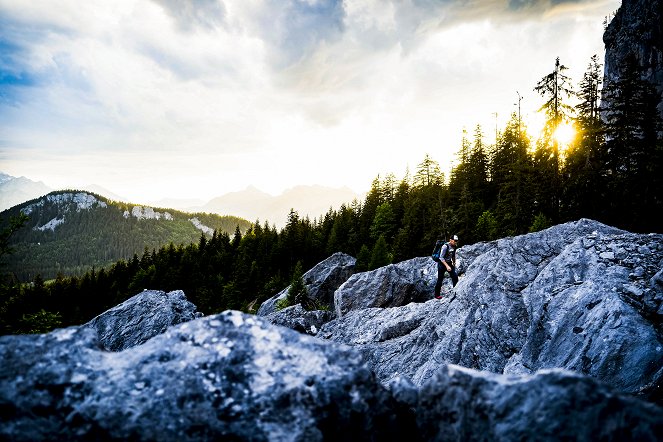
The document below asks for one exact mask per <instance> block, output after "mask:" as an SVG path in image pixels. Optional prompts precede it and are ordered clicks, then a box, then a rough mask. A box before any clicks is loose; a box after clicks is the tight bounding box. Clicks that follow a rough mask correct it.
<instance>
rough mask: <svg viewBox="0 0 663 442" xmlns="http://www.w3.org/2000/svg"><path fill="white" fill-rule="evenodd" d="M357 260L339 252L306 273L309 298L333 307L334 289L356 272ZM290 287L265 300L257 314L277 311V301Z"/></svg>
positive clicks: (264, 314)
mask: <svg viewBox="0 0 663 442" xmlns="http://www.w3.org/2000/svg"><path fill="white" fill-rule="evenodd" d="M356 262H357V260H356V259H355V258H353V257H352V256H350V255H347V254H345V253H340V252H338V253H334V254H333V255H332V256H330V257H329V258H327V259H325V260H324V261H322V262H320V263H318V264H317V265H315V266H314V267H313V268H312V269H310V270H309V271H307V272H306V273H304V275H303V278H302V279H303V280H304V285H305V286H306V289H307V291H308V296H309V298H311V299H312V300H314V301H315V302H317V303H318V304H320V305H322V306H325V307H329V308H333V302H334V291H335V290H336V289H337V288H338V287H339V286H340V285H341V284H343V283H344V282H345V281H346V280H347V279H348V278H349V277H350V275H352V274H353V273H354V271H355V264H356ZM289 289H290V286H288V287H286V288H285V289H283V290H282V291H281V292H279V293H277V294H276V295H274V296H273V297H271V298H270V299H268V300H267V301H265V302H263V303H262V304H261V305H260V308H259V309H258V312H257V315H258V316H267V315H269V314H270V313H273V312H274V311H276V303H277V302H278V301H279V300H281V299H284V298H285V297H286V296H287V295H288V290H289Z"/></svg>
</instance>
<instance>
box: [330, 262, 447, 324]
mask: <svg viewBox="0 0 663 442" xmlns="http://www.w3.org/2000/svg"><path fill="white" fill-rule="evenodd" d="M436 279H437V264H436V263H435V262H434V261H433V260H432V259H431V258H414V259H411V260H408V261H404V262H401V263H398V264H390V265H388V266H385V267H381V268H379V269H377V270H373V271H369V272H362V273H356V274H354V275H352V276H351V277H350V278H349V279H348V280H347V281H346V282H344V283H343V285H341V286H340V287H339V288H338V290H336V292H335V293H334V307H335V310H336V315H337V316H339V317H340V316H343V315H345V314H346V313H348V312H349V311H351V310H359V309H365V308H369V307H382V308H387V307H400V306H402V305H406V304H408V303H410V302H423V301H426V300H428V299H431V298H432V297H433V288H434V287H435V281H436ZM447 279H449V278H447ZM447 282H448V281H447ZM449 284H450V283H449Z"/></svg>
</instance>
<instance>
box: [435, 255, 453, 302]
mask: <svg viewBox="0 0 663 442" xmlns="http://www.w3.org/2000/svg"><path fill="white" fill-rule="evenodd" d="M447 272H448V270H447V268H446V267H445V266H444V264H442V262H441V261H438V263H437V283H435V296H440V292H441V291H442V280H443V279H444V274H445V273H447ZM448 273H449V276H451V283H452V284H453V286H454V287H456V284H458V275H457V274H456V269H455V268H454V267H451V271H450V272H448Z"/></svg>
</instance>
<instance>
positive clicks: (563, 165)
mask: <svg viewBox="0 0 663 442" xmlns="http://www.w3.org/2000/svg"><path fill="white" fill-rule="evenodd" d="M597 60H598V59H597V57H593V58H592V60H591V61H590V63H589V66H588V68H587V71H586V73H585V74H584V76H583V78H582V80H581V81H580V83H579V84H578V86H577V91H574V88H573V87H572V85H571V82H570V79H569V78H568V77H567V75H566V73H565V71H566V67H565V66H564V65H562V64H561V63H560V61H559V59H558V60H556V62H555V65H554V69H553V70H552V72H551V73H550V74H548V75H546V76H545V77H543V78H542V80H541V81H540V82H539V83H538V84H537V85H536V87H535V90H536V91H538V92H539V93H540V94H541V97H542V102H543V104H542V108H541V110H542V111H543V112H545V114H546V125H545V127H544V130H543V133H542V134H541V136H540V137H538V139H536V140H534V139H533V137H532V136H531V135H530V134H528V132H527V130H526V127H525V125H524V124H523V122H522V121H521V120H520V118H519V116H518V115H517V114H515V113H514V114H512V116H511V119H510V120H509V121H508V123H507V124H506V126H505V127H504V128H503V130H502V131H501V132H500V133H499V136H498V137H497V140H496V143H495V144H494V145H487V144H486V143H485V142H484V135H483V132H482V129H481V127H480V126H477V127H476V128H475V130H474V132H473V134H472V137H471V138H470V137H469V136H468V135H467V134H465V136H464V137H463V140H462V143H461V146H460V147H459V150H458V163H457V164H456V165H455V167H453V169H452V171H451V173H450V175H449V176H448V177H446V176H445V175H444V174H443V173H442V172H441V168H440V164H439V163H438V162H437V161H435V160H434V159H433V157H432V156H430V155H426V156H425V157H424V159H423V160H422V161H421V162H420V163H419V164H418V165H417V167H416V170H414V171H413V173H410V172H409V171H408V172H406V174H405V176H404V177H402V178H400V179H398V178H396V176H395V175H394V174H393V173H389V174H386V175H385V176H378V177H376V178H375V179H374V180H373V182H372V185H371V189H370V191H369V192H368V193H367V195H366V197H365V198H364V199H363V200H362V201H358V200H355V201H354V202H352V203H351V204H347V205H342V206H341V207H340V208H338V209H330V210H329V211H328V212H327V213H326V214H325V215H323V216H321V217H319V218H316V219H314V220H311V219H309V218H308V217H304V218H302V217H300V216H299V214H298V213H297V212H296V211H295V210H291V212H290V214H289V217H288V222H287V224H286V226H285V227H284V228H283V229H281V230H277V229H276V228H275V227H271V226H270V225H269V223H268V222H264V223H262V224H261V222H260V221H259V220H257V221H255V222H254V223H253V224H252V225H251V227H250V228H249V229H248V231H246V233H244V234H242V232H240V230H239V229H236V230H235V233H234V234H233V235H229V234H228V233H219V232H218V231H217V232H215V233H214V235H213V236H212V237H211V238H207V237H205V236H204V235H202V236H201V237H200V238H199V240H198V242H197V243H192V244H189V245H179V246H175V245H174V244H170V245H168V246H164V247H160V248H159V249H152V250H149V249H146V250H145V251H144V253H143V254H142V256H138V255H134V256H133V259H129V260H120V261H117V262H116V263H115V264H113V265H111V266H110V267H108V268H101V269H98V270H97V269H93V270H92V271H90V272H87V273H86V274H85V275H83V276H82V277H72V276H64V275H59V276H58V277H57V278H56V280H55V281H53V282H50V283H45V282H44V281H43V279H41V278H35V280H34V281H33V282H32V283H31V284H28V285H25V284H23V285H21V284H11V283H5V284H4V285H3V287H2V298H1V299H2V302H1V303H0V318H1V321H2V322H0V329H1V332H2V333H18V332H22V333H25V332H34V331H46V330H49V329H51V328H53V327H55V326H65V325H71V324H80V323H83V322H86V321H88V320H90V319H91V318H92V317H93V316H94V315H97V314H99V313H101V312H102V311H104V310H105V309H108V308H110V307H112V306H114V305H116V304H118V303H120V302H121V301H123V300H125V299H127V298H128V297H130V296H133V295H134V294H136V293H138V292H139V291H141V290H143V289H160V290H165V291H170V290H176V289H181V290H184V292H185V293H186V295H187V298H188V299H189V300H191V301H192V302H193V303H194V304H196V305H197V306H198V308H199V310H200V311H202V312H203V313H205V314H210V313H214V312H219V311H222V310H226V309H239V310H243V311H247V312H254V311H255V310H257V308H258V306H259V305H260V303H261V302H263V301H264V300H266V299H268V298H269V297H271V296H273V295H274V294H276V293H277V292H279V291H280V290H282V289H283V288H284V287H286V286H287V285H288V284H289V283H290V282H291V281H292V276H293V274H294V273H295V270H296V269H297V271H298V272H301V269H309V268H311V267H312V266H313V265H315V264H316V263H318V262H320V261H321V260H323V259H325V258H326V257H328V256H329V255H331V254H332V253H334V252H339V251H340V252H345V253H348V254H350V255H352V256H355V257H356V258H357V270H358V271H363V270H369V269H374V268H377V267H380V266H383V265H386V264H389V263H392V262H398V261H402V260H405V259H409V258H412V257H415V256H425V255H428V254H429V253H430V252H431V250H432V248H433V245H434V243H435V241H436V239H438V238H448V237H449V236H450V235H451V234H457V235H459V236H460V240H461V242H462V243H464V244H471V243H474V242H477V241H490V240H494V239H497V238H499V237H503V236H511V235H516V234H522V233H526V232H530V231H536V230H540V229H543V228H546V227H549V226H551V225H553V224H557V223H560V222H565V221H570V220H576V219H578V218H581V217H587V218H593V219H596V220H598V221H602V222H605V223H607V224H610V225H614V226H617V227H620V228H624V229H627V230H631V231H636V232H650V231H659V232H660V231H661V227H662V226H663V224H661V223H660V214H661V213H662V212H663V211H662V210H661V208H662V207H663V202H662V201H661V197H662V196H663V185H662V179H663V170H662V169H663V161H662V160H663V157H662V156H663V140H662V137H661V122H660V117H659V114H658V111H657V108H656V106H657V104H658V102H659V101H660V95H658V93H657V92H656V89H655V88H654V86H653V85H651V84H650V83H648V82H646V81H644V80H642V75H641V74H642V69H643V68H642V67H641V66H639V65H638V64H637V62H636V61H635V59H634V58H632V57H630V58H628V59H626V60H625V62H624V64H623V67H622V70H621V72H620V75H619V76H618V77H615V79H614V80H612V81H611V82H610V83H609V84H606V85H602V75H601V70H602V69H601V65H600V64H599V63H598V61H597ZM601 97H602V100H601ZM574 100H575V104H573V105H572V104H571V103H573V102H574ZM567 122H573V123H574V124H575V126H576V130H577V136H576V138H575V140H574V142H573V143H571V144H570V145H569V146H563V145H562V144H561V143H560V141H559V140H558V139H557V138H556V136H555V133H556V130H557V129H558V128H559V127H560V126H561V125H562V124H565V123H567Z"/></svg>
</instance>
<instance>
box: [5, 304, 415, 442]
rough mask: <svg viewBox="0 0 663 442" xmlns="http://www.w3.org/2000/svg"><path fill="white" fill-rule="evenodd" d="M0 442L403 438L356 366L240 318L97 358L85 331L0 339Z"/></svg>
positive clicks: (209, 320)
mask: <svg viewBox="0 0 663 442" xmlns="http://www.w3.org/2000/svg"><path fill="white" fill-rule="evenodd" d="M0 361H2V367H3V369H2V371H1V373H0V409H2V413H0V439H3V440H14V441H33V440H106V439H116V440H165V441H200V440H227V439H231V440H301V441H304V440H306V441H308V440H322V439H323V435H324V437H325V438H329V439H331V440H339V439H347V438H355V439H369V438H371V437H376V438H380V437H381V438H386V435H387V434H393V435H396V436H400V437H405V433H403V432H402V430H412V429H411V428H409V429H408V428H403V429H399V427H398V426H396V423H397V421H396V420H395V419H394V415H395V413H396V410H395V409H393V408H391V406H390V401H389V400H388V393H387V392H386V390H385V389H383V388H381V387H380V385H379V384H377V382H376V380H375V378H374V376H373V375H372V373H371V372H370V370H368V368H367V367H366V366H365V365H364V364H363V363H362V361H361V357H360V355H359V354H358V353H357V352H356V351H354V350H353V349H350V348H348V347H345V346H339V345H332V344H330V343H327V342H323V341H320V340H317V339H315V338H312V337H308V336H305V335H302V334H299V333H297V332H294V331H292V330H289V329H286V328H281V327H276V326H273V325H271V324H269V323H268V322H266V321H264V320H262V319H260V318H258V317H255V316H249V315H244V314H241V313H239V312H232V311H229V312H225V313H222V314H219V315H216V316H210V317H206V318H201V319H197V320H194V321H190V322H187V323H184V324H179V325H177V326H174V327H171V328H170V329H168V330H167V331H166V332H165V333H164V334H161V335H158V336H156V337H154V338H153V339H151V340H149V341H147V342H146V343H144V344H142V345H139V346H136V347H132V348H129V349H127V350H124V351H122V352H103V351H100V350H99V348H98V341H97V339H96V333H95V332H94V330H92V329H91V328H89V327H79V328H77V327H72V328H67V329H60V330H57V331H55V332H53V333H50V334H47V335H25V336H3V337H2V338H0Z"/></svg>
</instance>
